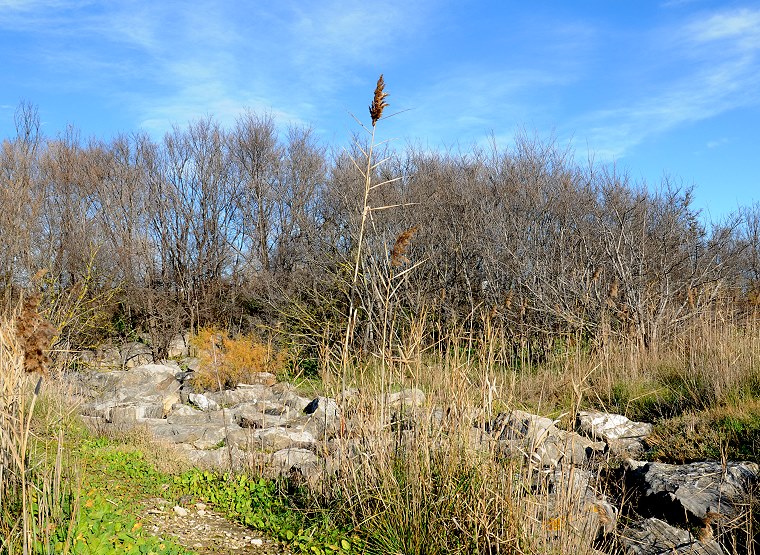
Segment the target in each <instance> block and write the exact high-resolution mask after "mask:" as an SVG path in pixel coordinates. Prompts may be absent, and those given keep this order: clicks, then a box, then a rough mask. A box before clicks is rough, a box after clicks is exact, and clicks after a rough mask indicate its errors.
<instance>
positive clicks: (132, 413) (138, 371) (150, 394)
mask: <svg viewBox="0 0 760 555" xmlns="http://www.w3.org/2000/svg"><path fill="white" fill-rule="evenodd" d="M110 374H111V375H109V376H108V379H106V380H103V384H102V385H103V386H104V387H103V389H102V390H101V391H100V396H99V397H98V398H97V399H95V400H93V401H91V402H89V403H86V404H85V405H84V406H83V408H82V414H84V415H87V416H100V417H103V418H105V420H106V421H107V422H111V421H112V413H113V410H114V409H122V408H128V407H133V408H130V409H129V410H117V411H116V413H115V414H116V418H117V420H120V421H121V422H123V421H125V420H126V421H129V420H131V419H133V418H134V419H136V420H139V419H142V418H161V417H163V416H164V415H166V414H168V413H169V412H170V411H171V410H172V406H173V405H174V404H175V403H178V402H179V401H180V397H179V388H180V384H179V382H178V381H177V380H176V379H175V378H174V371H173V369H172V368H170V367H167V366H162V365H160V364H148V365H145V366H140V367H136V368H133V369H132V370H130V371H127V372H122V371H118V372H112V373H110Z"/></svg>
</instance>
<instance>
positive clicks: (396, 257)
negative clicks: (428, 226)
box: [391, 225, 419, 268]
mask: <svg viewBox="0 0 760 555" xmlns="http://www.w3.org/2000/svg"><path fill="white" fill-rule="evenodd" d="M418 229H419V228H418V226H416V225H415V226H413V227H410V228H409V229H407V230H406V231H403V232H401V234H400V235H399V236H398V237H396V242H395V243H394V245H393V249H391V266H393V267H394V268H398V267H399V266H403V265H404V264H406V263H407V262H409V259H408V258H407V257H406V249H407V248H408V247H409V243H411V241H412V237H413V236H414V234H415V233H417V230H418Z"/></svg>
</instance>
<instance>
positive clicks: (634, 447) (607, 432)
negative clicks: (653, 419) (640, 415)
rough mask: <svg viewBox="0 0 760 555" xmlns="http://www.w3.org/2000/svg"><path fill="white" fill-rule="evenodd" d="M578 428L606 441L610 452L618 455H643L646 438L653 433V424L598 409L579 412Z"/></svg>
mask: <svg viewBox="0 0 760 555" xmlns="http://www.w3.org/2000/svg"><path fill="white" fill-rule="evenodd" d="M578 428H579V430H580V432H581V433H582V434H586V435H588V436H589V437H592V438H594V439H600V440H602V441H604V442H606V443H607V445H608V446H609V450H610V453H611V454H612V455H617V456H630V457H637V456H641V454H643V453H644V440H646V438H647V437H649V436H650V435H651V434H652V425H651V424H649V423H647V422H634V421H632V420H629V419H628V418H626V417H625V416H623V415H622V414H611V413H607V412H598V411H582V412H579V413H578Z"/></svg>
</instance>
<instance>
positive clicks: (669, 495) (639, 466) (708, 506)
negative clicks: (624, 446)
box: [626, 460, 758, 521]
mask: <svg viewBox="0 0 760 555" xmlns="http://www.w3.org/2000/svg"><path fill="white" fill-rule="evenodd" d="M626 473H627V476H628V478H629V479H630V480H631V481H632V482H633V484H634V485H635V486H637V487H639V488H640V489H641V490H642V491H643V494H644V499H643V502H644V503H647V505H648V507H647V508H648V510H649V512H650V514H654V515H660V516H671V517H677V516H679V515H685V516H686V519H687V520H688V521H694V520H697V521H704V520H705V519H706V517H707V516H708V514H713V515H724V516H732V515H734V514H735V512H736V509H735V506H736V505H737V504H741V503H742V502H743V501H744V500H745V499H746V497H747V495H748V493H749V488H750V486H751V485H752V484H753V483H754V482H756V481H757V478H758V465H757V464H755V463H751V462H728V463H726V464H725V465H723V464H721V463H719V462H695V463H691V464H684V465H673V464H664V463H657V462H641V461H634V460H628V461H626ZM681 518H683V516H681Z"/></svg>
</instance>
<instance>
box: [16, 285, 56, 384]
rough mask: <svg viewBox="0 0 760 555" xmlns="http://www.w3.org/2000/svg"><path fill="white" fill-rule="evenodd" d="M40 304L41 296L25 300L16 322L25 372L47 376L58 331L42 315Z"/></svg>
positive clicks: (29, 297)
mask: <svg viewBox="0 0 760 555" xmlns="http://www.w3.org/2000/svg"><path fill="white" fill-rule="evenodd" d="M39 304H40V295H39V294H34V295H30V296H28V297H26V298H25V299H24V304H23V305H22V307H21V314H19V316H18V319H17V320H16V335H17V336H18V338H19V341H20V343H21V348H22V349H23V352H24V370H25V371H26V372H28V373H35V372H36V373H39V374H43V375H47V373H48V366H49V364H50V343H51V341H52V340H53V337H54V336H55V332H56V330H55V327H54V326H53V324H51V323H50V322H49V321H48V320H47V319H45V318H43V317H42V316H41V315H40V313H39V311H38V308H39Z"/></svg>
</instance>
